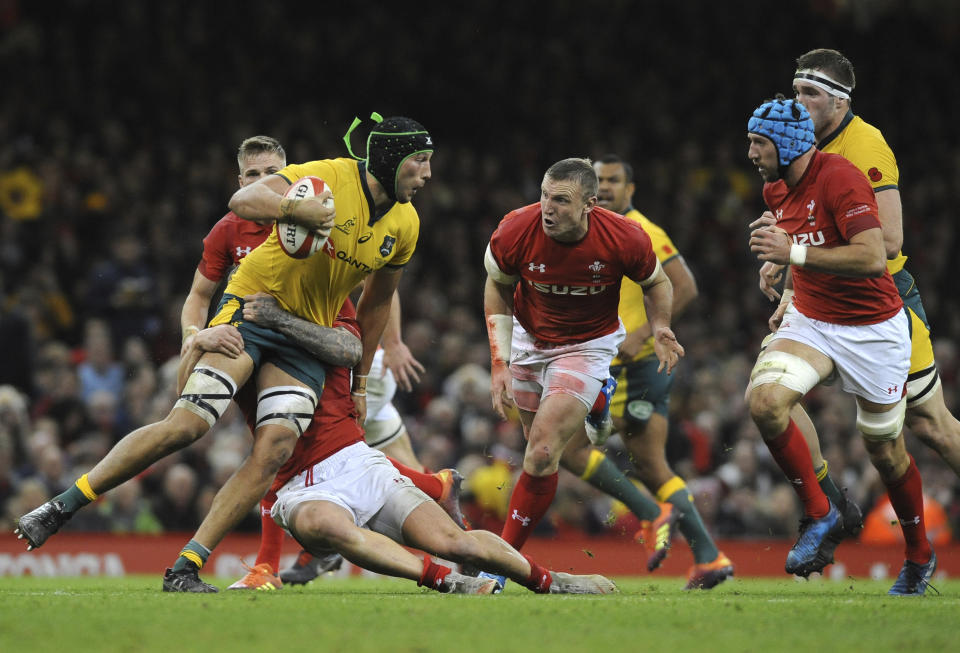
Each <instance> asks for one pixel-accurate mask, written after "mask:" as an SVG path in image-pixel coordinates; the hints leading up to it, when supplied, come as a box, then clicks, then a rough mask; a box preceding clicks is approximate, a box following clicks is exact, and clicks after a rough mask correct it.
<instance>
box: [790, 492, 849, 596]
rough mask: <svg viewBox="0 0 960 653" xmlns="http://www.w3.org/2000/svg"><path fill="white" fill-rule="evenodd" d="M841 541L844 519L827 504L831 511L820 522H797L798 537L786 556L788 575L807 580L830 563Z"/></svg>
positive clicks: (813, 520)
mask: <svg viewBox="0 0 960 653" xmlns="http://www.w3.org/2000/svg"><path fill="white" fill-rule="evenodd" d="M842 539H843V518H842V517H841V516H840V511H839V510H837V507H836V506H835V505H833V502H832V501H831V502H830V512H828V513H827V514H826V515H825V516H823V517H821V518H820V519H812V518H810V517H804V518H803V519H801V520H800V537H798V538H797V542H796V544H794V545H793V548H792V549H790V552H789V553H788V554H787V563H786V565H784V569H785V570H786V572H787V573H788V574H796V575H797V576H803V577H804V578H806V577H807V576H809V575H810V574H812V573H813V572H819V571H823V568H824V567H826V566H827V565H829V564H830V563H832V562H833V552H834V551H835V550H836V549H837V545H838V544H840V540H842Z"/></svg>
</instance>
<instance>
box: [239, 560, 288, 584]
mask: <svg viewBox="0 0 960 653" xmlns="http://www.w3.org/2000/svg"><path fill="white" fill-rule="evenodd" d="M242 564H243V566H244V567H246V569H247V575H246V576H244V577H243V578H241V579H240V580H238V581H237V582H236V583H234V584H233V585H230V586H229V587H228V588H227V589H228V590H278V589H280V588H281V587H283V581H281V580H280V579H279V578H277V577H276V576H274V575H273V567H271V566H270V565H269V564H268V563H266V562H261V563H260V564H259V565H254V566H252V567H251V566H250V565H248V564H246V563H242Z"/></svg>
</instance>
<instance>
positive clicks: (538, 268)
mask: <svg viewBox="0 0 960 653" xmlns="http://www.w3.org/2000/svg"><path fill="white" fill-rule="evenodd" d="M530 271H531V272H546V271H547V266H546V265H544V264H543V263H531V264H530Z"/></svg>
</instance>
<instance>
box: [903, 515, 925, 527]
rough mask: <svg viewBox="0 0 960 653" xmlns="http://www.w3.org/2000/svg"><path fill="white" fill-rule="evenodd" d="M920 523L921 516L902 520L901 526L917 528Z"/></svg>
mask: <svg viewBox="0 0 960 653" xmlns="http://www.w3.org/2000/svg"><path fill="white" fill-rule="evenodd" d="M919 523H920V515H914V516H913V518H912V519H901V520H900V525H901V526H916V525H917V524H919Z"/></svg>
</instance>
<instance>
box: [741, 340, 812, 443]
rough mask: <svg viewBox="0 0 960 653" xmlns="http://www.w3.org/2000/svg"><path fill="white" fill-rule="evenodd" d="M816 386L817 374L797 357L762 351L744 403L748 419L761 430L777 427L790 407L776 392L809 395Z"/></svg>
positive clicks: (803, 360) (751, 374)
mask: <svg viewBox="0 0 960 653" xmlns="http://www.w3.org/2000/svg"><path fill="white" fill-rule="evenodd" d="M819 382H820V373H819V372H817V370H816V368H814V367H813V365H811V364H810V363H809V362H807V361H806V360H805V359H803V358H801V357H800V356H796V355H794V354H789V353H787V352H784V351H769V350H765V351H764V352H763V353H762V354H760V357H759V358H757V363H756V365H754V366H753V370H752V371H751V372H750V388H748V391H747V401H748V403H749V405H750V415H751V417H753V420H754V422H756V423H757V425H758V426H760V428H761V429H763V428H764V426H765V425H771V426H772V425H773V424H777V425H779V424H780V423H781V422H784V419H785V417H786V415H788V414H789V412H790V408H791V406H790V403H789V401H788V400H787V399H786V397H785V396H784V394H783V393H782V392H780V391H779V390H778V388H786V389H788V390H793V391H794V392H798V393H800V395H801V396H803V395H805V394H807V393H808V392H810V390H811V389H813V387H814V386H816V385H817V384H818V383H819Z"/></svg>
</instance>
